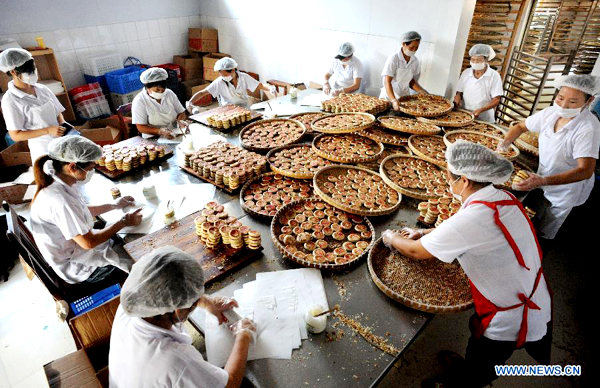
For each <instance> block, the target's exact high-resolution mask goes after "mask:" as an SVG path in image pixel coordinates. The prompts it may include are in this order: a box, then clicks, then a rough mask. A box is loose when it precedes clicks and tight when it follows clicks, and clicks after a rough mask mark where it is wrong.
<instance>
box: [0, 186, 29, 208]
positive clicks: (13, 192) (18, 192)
mask: <svg viewBox="0 0 600 388" xmlns="http://www.w3.org/2000/svg"><path fill="white" fill-rule="evenodd" d="M28 188H29V185H12V186H5V187H0V203H1V202H3V201H6V202H8V203H9V204H11V205H18V204H21V203H27V202H31V199H28V200H25V199H23V197H25V193H26V192H27V189H28Z"/></svg>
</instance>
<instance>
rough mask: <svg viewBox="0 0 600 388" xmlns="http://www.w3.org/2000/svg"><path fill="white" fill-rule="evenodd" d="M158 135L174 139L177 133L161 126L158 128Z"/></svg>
mask: <svg viewBox="0 0 600 388" xmlns="http://www.w3.org/2000/svg"><path fill="white" fill-rule="evenodd" d="M158 136H160V137H164V138H165V139H174V138H175V135H174V134H173V132H171V131H170V130H169V129H168V128H161V129H159V130H158Z"/></svg>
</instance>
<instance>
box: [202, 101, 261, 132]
mask: <svg viewBox="0 0 600 388" xmlns="http://www.w3.org/2000/svg"><path fill="white" fill-rule="evenodd" d="M251 119H252V112H251V111H249V110H248V109H245V108H242V107H240V106H234V107H231V108H230V109H228V110H226V111H225V112H221V113H217V114H214V115H212V116H209V117H207V119H206V121H208V125H210V126H211V127H216V128H223V129H228V128H231V127H235V126H236V125H240V124H242V123H245V122H246V121H250V120H251Z"/></svg>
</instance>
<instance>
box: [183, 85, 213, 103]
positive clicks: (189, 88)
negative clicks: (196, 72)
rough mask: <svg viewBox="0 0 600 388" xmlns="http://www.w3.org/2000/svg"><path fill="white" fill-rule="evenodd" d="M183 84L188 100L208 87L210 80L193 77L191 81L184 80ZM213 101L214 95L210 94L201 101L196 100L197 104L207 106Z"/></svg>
mask: <svg viewBox="0 0 600 388" xmlns="http://www.w3.org/2000/svg"><path fill="white" fill-rule="evenodd" d="M181 84H182V85H183V88H184V89H185V98H186V99H187V100H190V99H191V98H192V96H193V95H194V94H196V93H198V92H199V91H201V90H204V89H206V87H207V86H208V85H210V82H208V81H205V80H203V79H192V80H189V81H183V82H182V83H181ZM211 103H212V96H211V95H210V94H209V95H207V96H205V97H203V98H202V99H201V100H200V101H196V103H195V105H198V106H207V105H210V104H211Z"/></svg>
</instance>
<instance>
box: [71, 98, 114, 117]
mask: <svg viewBox="0 0 600 388" xmlns="http://www.w3.org/2000/svg"><path fill="white" fill-rule="evenodd" d="M75 109H76V110H77V113H78V114H79V116H81V117H82V118H83V119H88V120H89V119H95V118H98V117H103V116H109V115H110V106H109V105H108V101H107V100H106V98H105V97H104V96H102V97H96V98H92V99H89V100H85V101H82V102H80V103H79V104H76V105H75Z"/></svg>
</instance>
